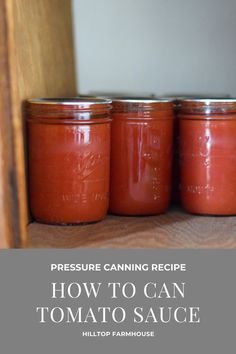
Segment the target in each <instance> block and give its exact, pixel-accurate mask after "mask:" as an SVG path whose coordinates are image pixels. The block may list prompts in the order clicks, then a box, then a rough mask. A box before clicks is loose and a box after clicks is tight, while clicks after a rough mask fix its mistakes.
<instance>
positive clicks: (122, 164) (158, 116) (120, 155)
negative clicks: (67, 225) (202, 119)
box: [109, 98, 173, 215]
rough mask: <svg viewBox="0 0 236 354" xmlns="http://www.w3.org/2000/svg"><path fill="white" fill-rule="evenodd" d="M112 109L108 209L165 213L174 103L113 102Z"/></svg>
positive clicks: (124, 213) (132, 100)
mask: <svg viewBox="0 0 236 354" xmlns="http://www.w3.org/2000/svg"><path fill="white" fill-rule="evenodd" d="M112 107H113V108H112V133H111V188H110V207H109V211H110V212H111V213H114V214H119V215H155V214H160V213H163V212H165V211H166V210H167V208H168V206H169V201H170V193H171V166H172V138H173V103H172V101H171V100H165V99H164V100H161V99H155V100H154V99H134V98H131V99H129V98H126V99H123V98H120V99H119V98H116V99H113V100H112Z"/></svg>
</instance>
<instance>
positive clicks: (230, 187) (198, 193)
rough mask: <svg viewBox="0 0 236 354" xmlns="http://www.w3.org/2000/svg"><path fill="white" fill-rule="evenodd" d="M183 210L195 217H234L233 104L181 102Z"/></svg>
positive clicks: (235, 110) (235, 129)
mask: <svg viewBox="0 0 236 354" xmlns="http://www.w3.org/2000/svg"><path fill="white" fill-rule="evenodd" d="M179 119H180V165H181V200H182V204H183V207H184V208H185V209H186V210H187V211H189V212H191V213H195V214H209V215H235V214H236V100H235V99H195V100H184V101H182V102H181V111H180V114H179Z"/></svg>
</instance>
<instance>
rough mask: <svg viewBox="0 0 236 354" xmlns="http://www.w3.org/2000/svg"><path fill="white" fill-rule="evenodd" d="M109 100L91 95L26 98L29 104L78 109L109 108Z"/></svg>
mask: <svg viewBox="0 0 236 354" xmlns="http://www.w3.org/2000/svg"><path fill="white" fill-rule="evenodd" d="M111 102H112V101H111V100H109V99H102V98H95V97H94V98H93V97H85V96H83V97H59V98H33V99H29V100H27V104H28V105H29V106H31V107H32V106H34V105H36V106H39V105H44V106H49V107H53V106H61V108H65V107H68V108H73V109H78V110H87V109H90V108H96V107H97V108H99V107H101V106H107V108H111V107H110V105H111Z"/></svg>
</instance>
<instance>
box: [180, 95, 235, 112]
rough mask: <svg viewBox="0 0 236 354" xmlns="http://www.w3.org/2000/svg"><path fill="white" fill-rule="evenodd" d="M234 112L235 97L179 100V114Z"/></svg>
mask: <svg viewBox="0 0 236 354" xmlns="http://www.w3.org/2000/svg"><path fill="white" fill-rule="evenodd" d="M181 113H183V114H205V115H211V114H227V113H236V98H195V99H184V100H181V101H180V114H181Z"/></svg>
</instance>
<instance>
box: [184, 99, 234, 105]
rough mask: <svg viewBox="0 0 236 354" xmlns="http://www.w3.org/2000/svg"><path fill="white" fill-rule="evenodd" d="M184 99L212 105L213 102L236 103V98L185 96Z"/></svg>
mask: <svg viewBox="0 0 236 354" xmlns="http://www.w3.org/2000/svg"><path fill="white" fill-rule="evenodd" d="M182 101H183V102H189V103H195V102H196V103H197V102H199V103H203V104H206V105H210V104H211V103H236V98H185V99H183V100H182Z"/></svg>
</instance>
